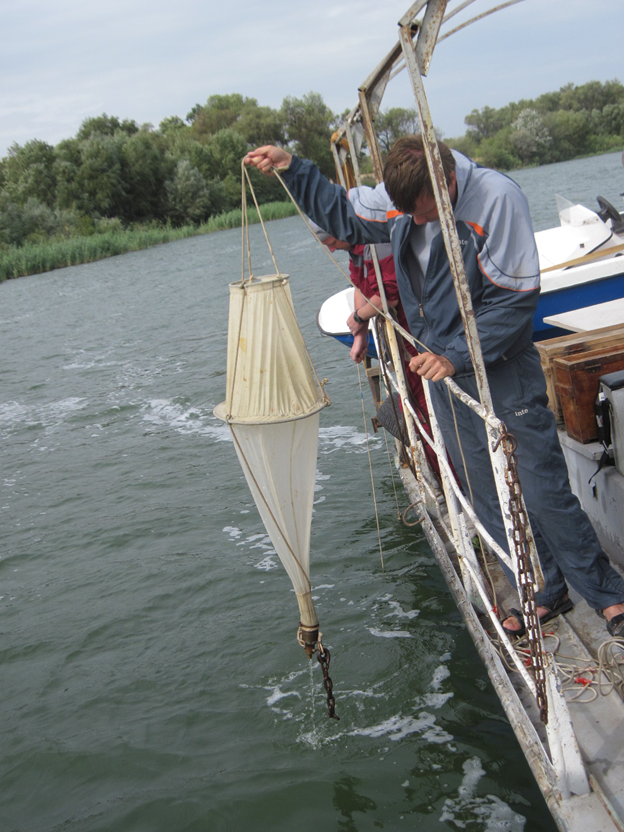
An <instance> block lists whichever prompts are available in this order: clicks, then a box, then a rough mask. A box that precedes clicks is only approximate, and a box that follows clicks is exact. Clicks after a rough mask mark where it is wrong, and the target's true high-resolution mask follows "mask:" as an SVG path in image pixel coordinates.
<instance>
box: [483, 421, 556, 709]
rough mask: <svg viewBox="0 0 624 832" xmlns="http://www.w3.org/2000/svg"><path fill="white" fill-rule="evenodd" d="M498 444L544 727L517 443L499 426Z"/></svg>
mask: <svg viewBox="0 0 624 832" xmlns="http://www.w3.org/2000/svg"><path fill="white" fill-rule="evenodd" d="M500 444H502V446H503V452H504V454H505V457H506V459H507V466H506V468H505V482H506V483H507V487H508V488H509V512H510V514H511V519H512V523H513V540H514V549H515V554H516V559H517V563H518V584H519V586H518V591H519V594H520V600H521V602H522V614H523V616H524V622H525V627H526V635H527V641H528V643H529V651H530V653H531V669H532V670H533V678H534V679H535V698H536V701H537V707H538V708H539V713H540V719H541V720H542V722H543V723H544V725H546V724H547V723H548V697H547V694H546V671H545V662H544V653H543V649H542V639H541V630H540V623H539V615H538V614H537V606H536V604H535V577H534V575H533V567H532V565H531V554H530V550H529V546H530V544H529V539H528V537H527V528H528V527H529V519H528V517H527V513H526V509H525V507H524V501H523V499H522V486H521V484H520V478H519V476H518V460H517V459H516V448H517V447H518V442H517V440H516V437H515V436H513V435H512V434H511V433H508V432H507V428H506V427H505V425H503V426H502V433H501V436H500V438H499V440H498V442H497V443H496V445H495V448H494V450H496V448H498V446H499V445H500Z"/></svg>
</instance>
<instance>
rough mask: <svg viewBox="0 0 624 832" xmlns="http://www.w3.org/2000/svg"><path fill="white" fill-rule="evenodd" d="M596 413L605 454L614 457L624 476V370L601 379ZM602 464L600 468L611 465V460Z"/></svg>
mask: <svg viewBox="0 0 624 832" xmlns="http://www.w3.org/2000/svg"><path fill="white" fill-rule="evenodd" d="M595 413H596V421H597V423H598V439H599V440H600V442H602V445H603V447H604V449H605V453H606V454H608V456H609V457H611V456H612V459H613V462H611V464H615V467H616V468H617V470H618V471H619V472H620V474H622V475H624V370H618V371H617V372H615V373H607V375H604V376H601V377H600V382H599V387H598V396H597V397H596V405H595ZM609 451H611V453H609ZM603 457H604V455H603ZM600 462H601V464H600V467H603V466H604V465H605V464H609V462H610V459H605V460H604V462H603V460H601V461H600Z"/></svg>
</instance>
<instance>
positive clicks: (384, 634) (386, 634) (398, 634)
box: [366, 627, 413, 638]
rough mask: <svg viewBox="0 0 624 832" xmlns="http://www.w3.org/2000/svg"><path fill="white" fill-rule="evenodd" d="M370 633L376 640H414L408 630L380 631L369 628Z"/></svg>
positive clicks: (376, 628) (375, 628)
mask: <svg viewBox="0 0 624 832" xmlns="http://www.w3.org/2000/svg"><path fill="white" fill-rule="evenodd" d="M366 629H367V630H368V632H369V633H370V634H371V635H372V636H375V637H376V638H413V636H412V634H411V633H408V632H407V631H406V630H380V629H379V628H378V627H367V628H366Z"/></svg>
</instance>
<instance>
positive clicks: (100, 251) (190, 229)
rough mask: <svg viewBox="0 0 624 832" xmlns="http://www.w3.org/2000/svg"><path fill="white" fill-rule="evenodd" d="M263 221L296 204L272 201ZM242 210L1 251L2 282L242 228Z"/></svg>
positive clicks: (252, 212)
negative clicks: (176, 225)
mask: <svg viewBox="0 0 624 832" xmlns="http://www.w3.org/2000/svg"><path fill="white" fill-rule="evenodd" d="M261 211H262V219H263V220H265V221H268V220H279V219H284V218H285V217H291V216H293V215H294V214H296V213H297V209H296V208H295V206H294V205H293V204H292V202H268V203H266V204H265V205H263V206H262V207H261ZM248 217H249V222H250V223H257V222H259V221H260V220H259V217H258V212H257V211H256V209H255V208H249V210H248ZM241 222H242V214H241V210H240V209H236V210H234V211H228V212H226V213H224V214H218V215H216V216H214V217H210V218H209V219H208V221H207V222H205V223H203V224H202V225H185V226H182V227H180V228H171V227H169V226H162V227H160V228H159V227H156V228H129V229H127V230H125V231H110V232H107V233H104V234H92V235H90V236H88V237H70V238H66V239H64V238H57V239H52V240H50V241H47V242H44V243H26V244H25V245H23V246H19V247H17V246H10V247H7V248H6V249H5V250H4V251H2V250H0V281H3V280H8V279H10V278H14V277H25V276H27V275H30V274H41V273H42V272H49V271H52V270H53V269H62V268H65V267H66V266H78V265H80V264H81V263H93V262H94V261H96V260H103V259H105V258H106V257H114V256H115V255H116V254H125V253H126V252H128V251H140V250H141V249H144V248H150V247H151V246H157V245H160V244H161V243H170V242H172V241H173V240H181V239H184V238H185V237H193V236H195V235H197V234H210V233H212V232H213V231H224V230H226V229H228V228H236V227H238V226H240V225H241Z"/></svg>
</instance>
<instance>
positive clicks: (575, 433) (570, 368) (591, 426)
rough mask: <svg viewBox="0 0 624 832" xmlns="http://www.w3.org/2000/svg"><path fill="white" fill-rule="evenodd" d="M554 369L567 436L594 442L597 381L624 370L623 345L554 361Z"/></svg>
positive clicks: (563, 357)
mask: <svg viewBox="0 0 624 832" xmlns="http://www.w3.org/2000/svg"><path fill="white" fill-rule="evenodd" d="M553 370H554V377H555V388H556V391H557V395H558V396H559V401H560V402H561V408H562V411H563V420H564V423H565V428H566V432H567V434H568V435H569V436H571V437H572V438H573V439H576V440H577V441H578V442H583V443H585V442H591V441H593V440H594V439H597V438H598V430H597V426H596V417H595V415H594V402H595V401H596V396H597V395H598V381H599V379H600V376H603V375H605V374H606V373H614V372H616V370H624V345H620V346H618V347H606V348H605V347H603V348H602V349H598V350H591V351H590V352H583V353H580V354H575V355H568V356H561V357H560V358H555V359H554V360H553Z"/></svg>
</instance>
